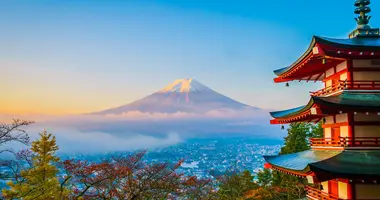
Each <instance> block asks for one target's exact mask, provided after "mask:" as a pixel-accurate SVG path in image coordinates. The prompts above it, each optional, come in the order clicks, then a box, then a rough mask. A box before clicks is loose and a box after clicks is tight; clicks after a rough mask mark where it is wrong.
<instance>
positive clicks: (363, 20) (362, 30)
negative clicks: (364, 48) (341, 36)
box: [348, 0, 380, 38]
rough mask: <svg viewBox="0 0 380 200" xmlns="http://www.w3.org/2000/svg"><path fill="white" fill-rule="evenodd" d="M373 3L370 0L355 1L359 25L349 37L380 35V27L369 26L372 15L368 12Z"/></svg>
mask: <svg viewBox="0 0 380 200" xmlns="http://www.w3.org/2000/svg"><path fill="white" fill-rule="evenodd" d="M369 4H371V1H370V0H356V1H355V4H354V5H355V7H356V9H355V11H354V12H355V14H358V15H359V16H358V17H356V18H355V20H356V23H357V24H358V27H357V28H356V29H355V30H354V31H352V32H351V33H350V35H349V36H348V37H349V38H354V37H361V36H363V37H368V36H377V37H379V36H380V31H379V29H378V28H371V27H370V26H369V20H370V19H371V16H368V15H367V14H368V13H369V12H371V8H370V7H369V6H368V5H369Z"/></svg>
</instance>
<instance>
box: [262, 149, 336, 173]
mask: <svg viewBox="0 0 380 200" xmlns="http://www.w3.org/2000/svg"><path fill="white" fill-rule="evenodd" d="M340 152H341V151H337V150H307V151H302V152H298V153H293V154H284V155H277V156H263V157H264V159H265V161H266V162H268V163H269V164H270V166H271V168H272V169H275V170H278V171H282V172H286V173H291V174H294V175H298V176H307V175H309V174H311V173H313V172H312V170H311V169H310V167H309V164H311V163H318V162H320V161H323V160H326V159H329V158H332V157H334V156H336V155H338V154H339V153H340Z"/></svg>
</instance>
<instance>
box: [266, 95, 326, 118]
mask: <svg viewBox="0 0 380 200" xmlns="http://www.w3.org/2000/svg"><path fill="white" fill-rule="evenodd" d="M314 105H315V103H314V99H313V98H310V100H309V103H308V104H307V105H305V106H300V107H297V108H292V109H288V110H282V111H276V112H270V115H271V116H272V117H273V118H274V119H272V120H271V121H270V123H271V124H287V123H292V122H301V121H308V122H310V121H315V120H317V121H319V120H320V119H321V118H322V117H323V116H322V115H321V113H320V111H319V109H317V108H313V107H314ZM312 109H315V110H314V111H312Z"/></svg>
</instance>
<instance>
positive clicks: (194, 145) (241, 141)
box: [63, 138, 282, 178]
mask: <svg viewBox="0 0 380 200" xmlns="http://www.w3.org/2000/svg"><path fill="white" fill-rule="evenodd" d="M281 146H282V141H281V140H276V139H264V138H228V139H227V138H226V139H219V138H218V139H193V140H189V141H186V142H184V143H181V144H178V145H175V146H170V147H165V148H156V149H151V150H148V152H147V154H146V156H145V157H144V158H143V161H144V162H147V163H159V162H169V163H176V162H178V161H179V160H181V159H184V162H183V164H182V165H181V167H180V168H179V172H181V173H184V174H185V175H189V176H193V175H195V176H197V177H199V178H215V177H218V176H220V175H222V174H224V173H231V172H239V171H244V170H249V171H251V172H252V173H253V174H255V173H257V172H258V171H259V170H260V169H262V168H263V165H264V159H263V157H262V155H277V154H278V152H279V151H280V149H281ZM116 154H120V152H118V153H115V152H113V153H103V154H70V155H64V156H63V159H81V160H89V161H93V162H99V161H101V160H102V159H107V158H109V157H111V156H114V155H116Z"/></svg>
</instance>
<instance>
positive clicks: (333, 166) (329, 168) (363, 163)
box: [309, 150, 380, 181]
mask: <svg viewBox="0 0 380 200" xmlns="http://www.w3.org/2000/svg"><path fill="white" fill-rule="evenodd" d="M317 151H318V150H317ZM358 166H360V167H358ZM379 166H380V151H379V150H345V151H343V152H342V153H340V154H338V155H337V156H334V157H331V158H329V159H326V160H322V161H320V162H316V163H310V164H309V168H310V170H311V171H313V172H315V173H316V174H317V175H318V176H319V180H321V181H323V180H329V179H332V178H348V179H355V178H359V179H362V180H363V179H370V180H374V179H380V167H379Z"/></svg>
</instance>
